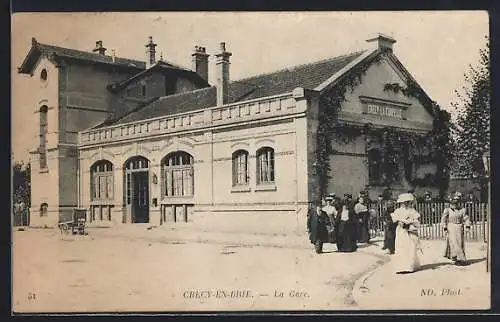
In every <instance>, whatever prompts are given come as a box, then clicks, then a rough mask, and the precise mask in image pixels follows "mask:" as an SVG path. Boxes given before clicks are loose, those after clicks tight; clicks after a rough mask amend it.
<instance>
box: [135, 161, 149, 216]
mask: <svg viewBox="0 0 500 322" xmlns="http://www.w3.org/2000/svg"><path fill="white" fill-rule="evenodd" d="M132 185H133V189H132V191H133V193H132V218H133V222H134V223H148V222H149V180H148V171H140V172H134V173H132Z"/></svg>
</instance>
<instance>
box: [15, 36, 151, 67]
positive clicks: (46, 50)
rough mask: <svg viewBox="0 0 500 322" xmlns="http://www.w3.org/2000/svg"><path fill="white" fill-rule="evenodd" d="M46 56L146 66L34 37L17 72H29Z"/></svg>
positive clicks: (115, 64)
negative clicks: (40, 40) (61, 45)
mask: <svg viewBox="0 0 500 322" xmlns="http://www.w3.org/2000/svg"><path fill="white" fill-rule="evenodd" d="M43 54H46V55H47V56H49V57H50V56H52V55H54V56H57V57H64V58H72V59H78V60H82V61H87V62H92V63H97V64H107V65H114V66H117V67H120V68H131V69H136V70H143V69H145V68H146V63H145V62H143V61H139V60H133V59H126V58H120V57H115V59H114V61H113V57H112V56H107V55H100V54H95V53H91V52H86V51H82V50H76V49H69V48H63V47H58V46H53V45H47V44H42V43H39V42H37V40H36V39H35V38H33V39H32V44H31V49H30V51H29V52H28V54H27V55H26V57H25V58H24V61H23V63H22V64H21V66H20V67H19V68H18V72H19V73H27V74H29V73H31V72H32V69H33V67H34V66H35V64H36V63H37V62H38V59H39V58H40V57H41V56H42V55H43Z"/></svg>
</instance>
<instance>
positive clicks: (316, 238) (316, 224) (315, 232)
mask: <svg viewBox="0 0 500 322" xmlns="http://www.w3.org/2000/svg"><path fill="white" fill-rule="evenodd" d="M328 223H329V218H328V215H327V214H326V212H324V211H323V210H322V209H321V201H319V200H317V201H315V202H314V203H313V207H311V208H310V209H309V212H308V214H307V231H308V232H309V240H310V241H311V243H312V244H313V245H314V249H315V250H316V253H318V254H320V253H322V252H323V243H325V242H327V241H328V230H327V228H326V225H327V224H328Z"/></svg>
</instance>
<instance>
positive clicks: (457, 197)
mask: <svg viewBox="0 0 500 322" xmlns="http://www.w3.org/2000/svg"><path fill="white" fill-rule="evenodd" d="M450 199H451V201H460V200H461V199H462V194H461V193H460V192H458V191H457V192H455V193H454V194H453V195H452V196H451V198H450Z"/></svg>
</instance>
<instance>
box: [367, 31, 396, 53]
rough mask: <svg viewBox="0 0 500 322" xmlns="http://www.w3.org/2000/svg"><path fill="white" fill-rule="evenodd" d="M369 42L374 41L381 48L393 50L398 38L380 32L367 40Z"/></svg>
mask: <svg viewBox="0 0 500 322" xmlns="http://www.w3.org/2000/svg"><path fill="white" fill-rule="evenodd" d="M366 41H367V42H369V43H374V44H375V45H376V46H377V48H378V49H379V50H388V51H390V52H392V45H394V43H396V40H395V39H394V38H392V37H389V36H387V35H384V34H381V33H378V34H377V35H376V36H375V37H374V38H370V39H367V40H366Z"/></svg>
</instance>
